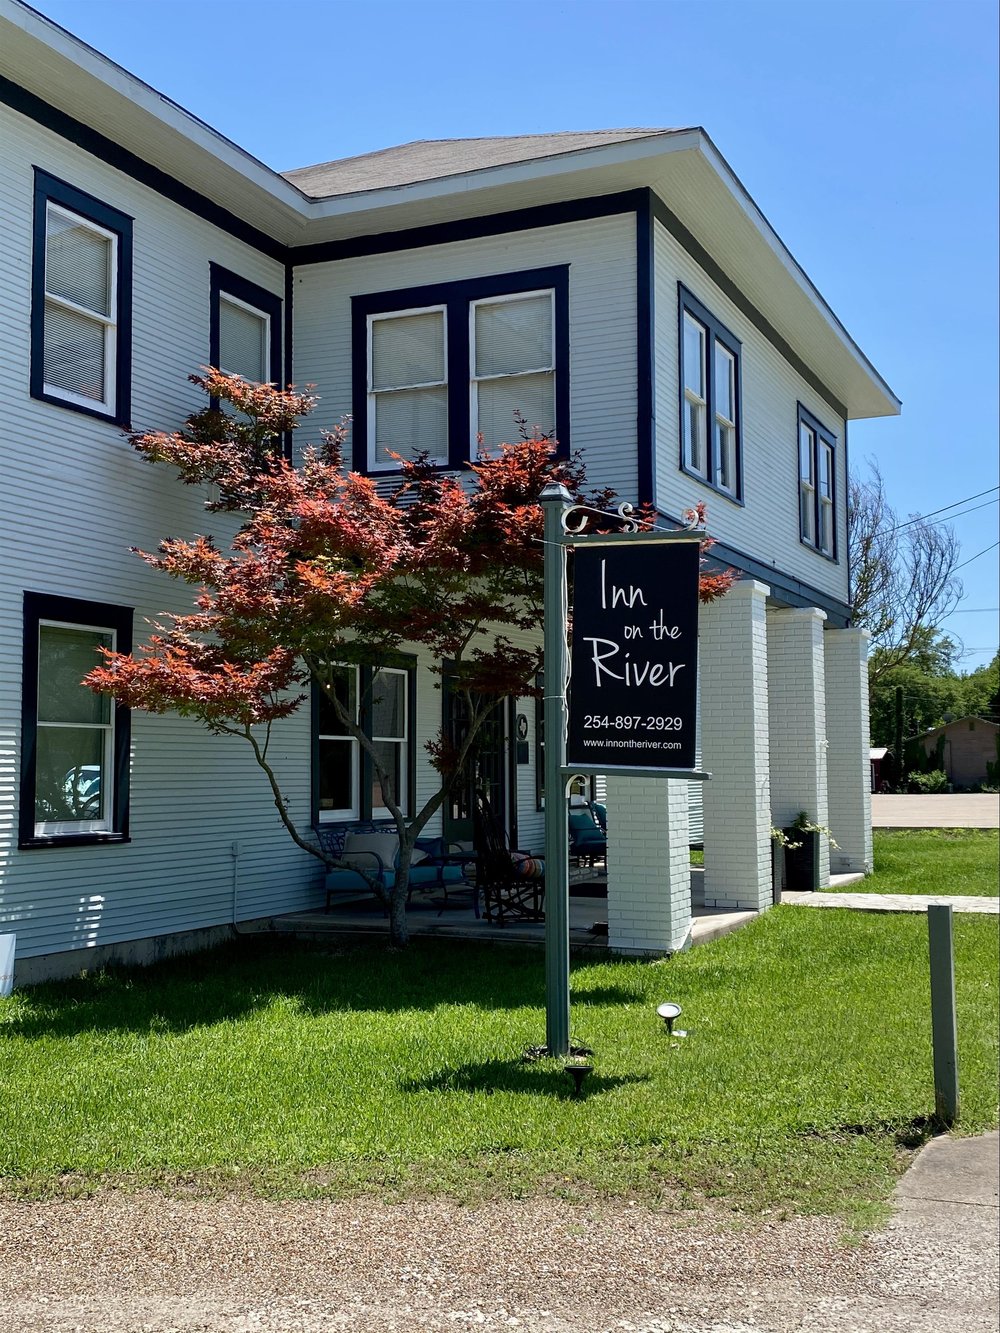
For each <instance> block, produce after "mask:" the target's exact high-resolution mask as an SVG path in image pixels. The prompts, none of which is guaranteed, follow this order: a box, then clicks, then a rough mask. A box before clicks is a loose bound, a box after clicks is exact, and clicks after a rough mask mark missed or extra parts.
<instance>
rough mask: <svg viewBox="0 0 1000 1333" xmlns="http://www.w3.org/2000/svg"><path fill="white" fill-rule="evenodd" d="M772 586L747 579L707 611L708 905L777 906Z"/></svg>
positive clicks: (702, 668)
mask: <svg viewBox="0 0 1000 1333" xmlns="http://www.w3.org/2000/svg"><path fill="white" fill-rule="evenodd" d="M768 591H769V590H768V588H767V586H766V584H763V583H758V582H757V581H756V580H754V579H744V580H741V581H740V582H739V583H736V584H734V586H733V587H732V588H731V589H730V590H729V592H728V593H727V594H726V596H725V597H723V598H722V599H721V600H720V601H718V602H711V603H710V604H709V605H708V606H703V607H702V608H701V610H700V613H699V620H700V631H699V643H698V669H699V681H700V685H701V763H702V768H704V769H706V770H707V771H708V772H709V773H711V774H712V780H711V782H706V783H704V785H703V788H702V790H703V798H704V803H705V905H706V907H728V908H732V909H736V908H742V909H743V910H744V911H755V912H759V911H763V910H764V908H765V907H769V906H770V904H771V902H772V890H771V795H770V785H769V758H768V730H767V728H768V715H767V691H768V683H767V681H768V677H767V621H766V604H767V594H768Z"/></svg>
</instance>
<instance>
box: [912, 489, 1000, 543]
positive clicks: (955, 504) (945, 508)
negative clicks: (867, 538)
mask: <svg viewBox="0 0 1000 1333" xmlns="http://www.w3.org/2000/svg"><path fill="white" fill-rule="evenodd" d="M994 491H1000V486H991V487H990V488H989V490H985V491H977V492H976V494H975V495H967V496H966V497H965V499H964V500H955V501H954V502H953V503H952V504H950V505H942V506H941V508H940V509H932V510H931V512H930V513H929V514H918V515H917V517H916V518H911V519H910V520H909V522H908V523H900V524H899V527H897V528H894V529H893V531H894V532H898V531H899V528H908V527H909V526H910V523H922V522H923V521H924V519H927V518H933V517H934V515H935V514H944V513H946V512H947V511H948V510H949V509H957V508H958V506H959V505H967V504H968V503H969V501H970V500H979V499H981V498H982V496H984V495H992V494H993V492H994ZM990 503H992V501H991V502H990Z"/></svg>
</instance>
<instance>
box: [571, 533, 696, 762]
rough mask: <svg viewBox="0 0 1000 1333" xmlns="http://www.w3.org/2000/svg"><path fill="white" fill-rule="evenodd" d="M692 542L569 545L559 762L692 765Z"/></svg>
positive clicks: (624, 540)
mask: <svg viewBox="0 0 1000 1333" xmlns="http://www.w3.org/2000/svg"><path fill="white" fill-rule="evenodd" d="M698 569H699V542H698V540H697V539H692V540H690V541H671V542H645V543H644V542H643V541H642V539H641V537H639V538H637V537H621V538H618V539H617V540H613V541H610V542H608V543H607V544H606V545H603V544H602V545H595V546H583V545H581V546H577V547H576V548H575V554H574V566H573V640H572V650H573V651H572V675H571V687H570V707H569V743H568V752H567V761H568V763H569V764H570V765H571V766H572V765H573V764H580V765H581V766H584V765H586V766H587V767H589V768H592V767H594V766H595V765H599V764H607V765H609V766H613V767H615V768H623V767H624V768H638V769H642V768H646V769H648V768H694V762H695V703H696V698H697V690H698Z"/></svg>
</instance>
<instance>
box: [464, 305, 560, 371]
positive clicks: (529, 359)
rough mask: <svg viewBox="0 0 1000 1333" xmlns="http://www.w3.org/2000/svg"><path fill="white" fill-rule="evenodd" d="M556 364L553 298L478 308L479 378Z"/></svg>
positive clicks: (477, 362) (477, 360) (477, 364)
mask: <svg viewBox="0 0 1000 1333" xmlns="http://www.w3.org/2000/svg"><path fill="white" fill-rule="evenodd" d="M552 364H553V356H552V299H551V297H550V296H548V295H547V294H546V295H545V296H529V297H525V298H524V300H521V301H497V302H489V303H487V304H486V305H477V306H476V371H475V373H476V374H477V375H509V374H512V373H515V372H517V371H519V370H533V369H536V368H538V367H540V366H551V365H552Z"/></svg>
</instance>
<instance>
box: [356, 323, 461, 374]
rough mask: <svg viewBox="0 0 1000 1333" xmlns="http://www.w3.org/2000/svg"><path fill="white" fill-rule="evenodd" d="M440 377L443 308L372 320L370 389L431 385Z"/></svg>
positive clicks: (441, 366)
mask: <svg viewBox="0 0 1000 1333" xmlns="http://www.w3.org/2000/svg"><path fill="white" fill-rule="evenodd" d="M444 378H445V373H444V311H443V310H431V311H427V312H426V313H423V314H418V315H397V316H394V317H393V318H390V319H373V320H372V368H371V387H372V388H373V389H395V388H401V387H405V386H406V385H408V384H433V383H437V382H440V381H441V380H443V379H444Z"/></svg>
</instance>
